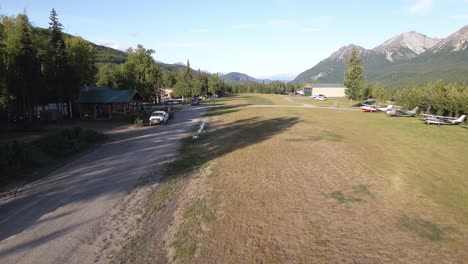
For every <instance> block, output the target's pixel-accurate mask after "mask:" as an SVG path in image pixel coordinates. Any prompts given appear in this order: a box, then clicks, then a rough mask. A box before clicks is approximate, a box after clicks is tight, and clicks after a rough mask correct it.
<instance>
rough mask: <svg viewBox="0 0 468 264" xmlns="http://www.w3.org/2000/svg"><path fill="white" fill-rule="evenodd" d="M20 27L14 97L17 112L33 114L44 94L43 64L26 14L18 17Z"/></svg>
mask: <svg viewBox="0 0 468 264" xmlns="http://www.w3.org/2000/svg"><path fill="white" fill-rule="evenodd" d="M18 26H19V30H20V32H21V37H20V51H19V53H18V55H17V56H16V60H15V64H16V65H17V67H16V70H17V71H16V81H15V89H14V96H15V98H16V111H20V112H29V113H30V114H31V115H32V114H33V110H34V109H33V108H34V106H35V105H36V104H38V103H39V98H40V96H41V94H42V92H43V91H42V88H43V82H42V80H43V78H42V72H41V62H40V61H39V59H38V56H37V50H36V48H35V47H34V45H33V42H32V27H31V24H30V22H29V19H28V17H27V16H26V15H25V14H19V15H18Z"/></svg>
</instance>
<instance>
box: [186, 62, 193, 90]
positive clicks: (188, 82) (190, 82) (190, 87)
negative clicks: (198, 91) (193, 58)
mask: <svg viewBox="0 0 468 264" xmlns="http://www.w3.org/2000/svg"><path fill="white" fill-rule="evenodd" d="M185 82H186V85H187V88H188V91H189V95H188V96H189V97H192V96H193V75H192V70H191V69H190V61H189V60H187V70H186V73H185Z"/></svg>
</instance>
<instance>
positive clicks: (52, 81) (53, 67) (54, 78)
mask: <svg viewBox="0 0 468 264" xmlns="http://www.w3.org/2000/svg"><path fill="white" fill-rule="evenodd" d="M49 18H50V22H49V30H50V35H49V41H48V44H49V45H48V49H47V51H46V58H45V66H44V73H45V78H46V83H47V88H48V95H49V96H50V98H49V99H48V100H56V102H58V105H59V108H62V106H63V105H62V103H64V102H68V101H69V100H72V99H73V97H74V96H77V95H78V92H79V91H78V90H76V89H73V88H74V87H72V85H70V76H71V75H72V72H71V71H70V65H69V63H68V56H67V50H66V45H65V41H64V39H63V34H62V29H63V26H62V24H61V23H60V22H59V20H58V15H57V12H56V11H55V9H52V11H51V12H50V17H49Z"/></svg>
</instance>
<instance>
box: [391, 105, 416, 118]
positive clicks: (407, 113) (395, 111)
mask: <svg viewBox="0 0 468 264" xmlns="http://www.w3.org/2000/svg"><path fill="white" fill-rule="evenodd" d="M418 110H419V107H415V108H414V109H413V110H400V109H390V110H389V111H387V116H388V117H390V116H396V117H400V116H416V114H417V113H418Z"/></svg>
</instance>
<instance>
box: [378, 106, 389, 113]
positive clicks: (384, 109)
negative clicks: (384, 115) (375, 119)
mask: <svg viewBox="0 0 468 264" xmlns="http://www.w3.org/2000/svg"><path fill="white" fill-rule="evenodd" d="M377 109H378V110H379V111H381V112H387V111H390V110H392V109H393V105H388V106H387V107H377Z"/></svg>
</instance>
